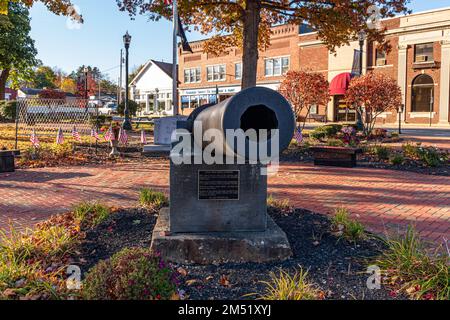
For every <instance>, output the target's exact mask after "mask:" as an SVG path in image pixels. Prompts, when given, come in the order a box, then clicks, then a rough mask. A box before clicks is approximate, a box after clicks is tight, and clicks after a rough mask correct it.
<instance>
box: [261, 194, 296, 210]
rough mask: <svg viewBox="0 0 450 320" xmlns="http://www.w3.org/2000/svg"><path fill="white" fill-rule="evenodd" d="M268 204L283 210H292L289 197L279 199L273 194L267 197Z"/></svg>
mask: <svg viewBox="0 0 450 320" xmlns="http://www.w3.org/2000/svg"><path fill="white" fill-rule="evenodd" d="M267 206H268V207H272V208H274V209H276V210H280V211H282V212H289V211H291V210H292V206H291V203H290V202H289V199H277V198H275V197H274V196H273V195H269V196H268V197H267Z"/></svg>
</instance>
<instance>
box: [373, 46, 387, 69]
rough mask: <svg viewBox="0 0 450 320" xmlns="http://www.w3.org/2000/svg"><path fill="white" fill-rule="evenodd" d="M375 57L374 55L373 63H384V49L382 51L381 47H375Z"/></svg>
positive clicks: (380, 64)
mask: <svg viewBox="0 0 450 320" xmlns="http://www.w3.org/2000/svg"><path fill="white" fill-rule="evenodd" d="M375 57H376V61H375V63H376V65H377V66H384V65H386V51H384V50H382V49H377V50H376V53H375Z"/></svg>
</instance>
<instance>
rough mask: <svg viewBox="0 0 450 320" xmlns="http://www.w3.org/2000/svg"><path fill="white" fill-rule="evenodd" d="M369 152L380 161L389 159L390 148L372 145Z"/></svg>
mask: <svg viewBox="0 0 450 320" xmlns="http://www.w3.org/2000/svg"><path fill="white" fill-rule="evenodd" d="M371 152H372V153H373V154H375V155H376V157H377V158H378V160H380V161H383V160H387V159H389V155H390V150H389V148H388V147H385V146H382V145H378V146H374V147H372V150H371Z"/></svg>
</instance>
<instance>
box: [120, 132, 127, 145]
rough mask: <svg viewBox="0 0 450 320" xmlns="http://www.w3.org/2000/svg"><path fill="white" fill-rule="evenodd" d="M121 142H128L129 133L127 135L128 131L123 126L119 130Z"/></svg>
mask: <svg viewBox="0 0 450 320" xmlns="http://www.w3.org/2000/svg"><path fill="white" fill-rule="evenodd" d="M119 142H120V143H122V144H125V145H126V144H128V135H127V131H126V130H124V129H123V128H120V131H119Z"/></svg>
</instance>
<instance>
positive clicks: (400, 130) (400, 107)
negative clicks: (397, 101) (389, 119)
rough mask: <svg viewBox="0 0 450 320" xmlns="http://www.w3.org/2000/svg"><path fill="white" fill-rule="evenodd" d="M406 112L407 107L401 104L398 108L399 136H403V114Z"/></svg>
mask: <svg viewBox="0 0 450 320" xmlns="http://www.w3.org/2000/svg"><path fill="white" fill-rule="evenodd" d="M404 110H405V105H404V104H401V105H400V106H399V108H398V110H397V111H398V134H402V113H403V112H404Z"/></svg>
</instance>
